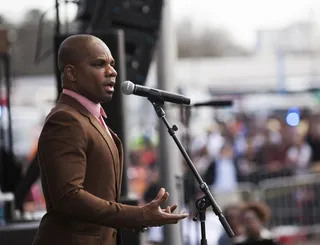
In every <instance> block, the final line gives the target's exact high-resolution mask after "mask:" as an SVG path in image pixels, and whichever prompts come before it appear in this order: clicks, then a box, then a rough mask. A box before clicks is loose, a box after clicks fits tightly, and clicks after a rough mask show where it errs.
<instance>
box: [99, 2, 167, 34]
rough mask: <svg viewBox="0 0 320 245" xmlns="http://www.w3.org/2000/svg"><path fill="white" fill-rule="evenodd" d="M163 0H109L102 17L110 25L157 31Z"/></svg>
mask: <svg viewBox="0 0 320 245" xmlns="http://www.w3.org/2000/svg"><path fill="white" fill-rule="evenodd" d="M162 5H163V0H109V1H107V4H106V10H107V12H108V14H107V15H105V16H104V17H105V18H107V19H109V20H111V23H112V25H115V26H124V27H130V28H134V29H138V30H139V29H140V30H144V31H150V32H154V31H158V30H159V27H160V20H161V12H162V11H161V10H162Z"/></svg>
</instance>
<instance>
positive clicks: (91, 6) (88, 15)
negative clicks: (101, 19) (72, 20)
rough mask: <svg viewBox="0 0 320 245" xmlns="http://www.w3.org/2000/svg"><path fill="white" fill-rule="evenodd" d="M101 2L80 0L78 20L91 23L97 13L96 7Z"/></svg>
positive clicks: (97, 0) (98, 0)
mask: <svg viewBox="0 0 320 245" xmlns="http://www.w3.org/2000/svg"><path fill="white" fill-rule="evenodd" d="M100 1H101V0H90V1H89V0H79V2H78V11H77V16H76V19H78V20H82V21H90V20H91V19H92V17H93V15H94V13H95V11H96V6H97V4H99V2H100Z"/></svg>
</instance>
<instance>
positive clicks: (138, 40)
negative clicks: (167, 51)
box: [122, 28, 157, 85]
mask: <svg viewBox="0 0 320 245" xmlns="http://www.w3.org/2000/svg"><path fill="white" fill-rule="evenodd" d="M122 30H123V31H124V32H125V37H126V40H125V47H126V69H127V79H128V80H131V81H132V82H134V83H136V84H140V85H144V84H145V82H146V78H147V75H148V72H149V67H150V64H151V61H152V57H153V53H154V49H155V46H156V41H157V39H156V37H155V36H154V35H152V34H150V33H146V32H141V31H138V30H135V29H131V28H123V29H122Z"/></svg>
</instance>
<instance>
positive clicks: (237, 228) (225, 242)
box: [217, 204, 244, 245]
mask: <svg viewBox="0 0 320 245" xmlns="http://www.w3.org/2000/svg"><path fill="white" fill-rule="evenodd" d="M223 213H224V215H225V217H226V219H227V221H228V223H229V225H230V227H231V229H232V230H233V232H234V234H235V237H233V238H230V237H229V235H228V234H227V233H226V232H225V230H223V233H222V234H221V236H220V238H219V240H218V244H217V245H230V244H232V241H233V240H234V239H236V237H238V236H240V235H243V233H244V225H243V222H242V219H241V207H240V205H239V204H229V205H227V206H226V207H225V209H224V211H223Z"/></svg>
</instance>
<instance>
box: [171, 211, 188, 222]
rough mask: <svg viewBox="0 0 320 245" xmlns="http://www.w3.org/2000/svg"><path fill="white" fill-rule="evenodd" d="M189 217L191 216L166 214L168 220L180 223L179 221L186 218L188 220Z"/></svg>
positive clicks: (186, 214)
mask: <svg viewBox="0 0 320 245" xmlns="http://www.w3.org/2000/svg"><path fill="white" fill-rule="evenodd" d="M188 216H189V214H188V213H180V214H168V213H166V219H167V220H169V221H170V220H171V221H172V220H177V221H179V220H181V219H184V218H187V217H188Z"/></svg>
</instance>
